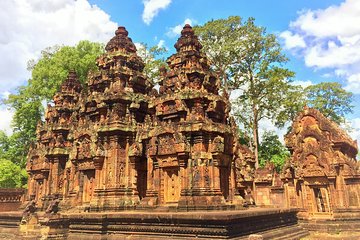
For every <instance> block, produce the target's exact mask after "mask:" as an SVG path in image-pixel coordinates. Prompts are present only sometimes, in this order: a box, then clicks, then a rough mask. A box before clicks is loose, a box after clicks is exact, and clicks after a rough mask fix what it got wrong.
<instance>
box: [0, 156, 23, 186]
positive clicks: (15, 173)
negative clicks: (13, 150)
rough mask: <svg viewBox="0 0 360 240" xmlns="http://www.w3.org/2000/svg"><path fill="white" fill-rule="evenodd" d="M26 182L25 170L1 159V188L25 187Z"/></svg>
mask: <svg viewBox="0 0 360 240" xmlns="http://www.w3.org/2000/svg"><path fill="white" fill-rule="evenodd" d="M26 180H27V173H26V170H25V169H23V168H21V167H20V166H19V165H17V164H15V163H13V162H12V161H9V160H5V159H0V188H15V187H17V188H19V187H24V186H25V184H26Z"/></svg>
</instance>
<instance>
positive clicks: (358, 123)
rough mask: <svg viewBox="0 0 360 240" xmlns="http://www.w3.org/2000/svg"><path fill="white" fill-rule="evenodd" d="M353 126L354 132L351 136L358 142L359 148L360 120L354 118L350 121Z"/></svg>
mask: <svg viewBox="0 0 360 240" xmlns="http://www.w3.org/2000/svg"><path fill="white" fill-rule="evenodd" d="M349 121H350V124H351V128H352V131H350V132H349V134H350V136H351V137H352V138H353V139H356V140H357V143H358V147H359V144H360V118H354V119H351V120H349Z"/></svg>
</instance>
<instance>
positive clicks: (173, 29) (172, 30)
mask: <svg viewBox="0 0 360 240" xmlns="http://www.w3.org/2000/svg"><path fill="white" fill-rule="evenodd" d="M193 22H194V21H193V20H191V19H189V18H187V19H185V21H184V22H183V23H181V24H179V25H176V26H175V27H170V28H169V31H168V32H167V33H166V35H167V36H168V37H170V38H174V37H176V36H178V35H180V33H181V30H182V29H183V27H184V25H185V24H190V25H192V24H193Z"/></svg>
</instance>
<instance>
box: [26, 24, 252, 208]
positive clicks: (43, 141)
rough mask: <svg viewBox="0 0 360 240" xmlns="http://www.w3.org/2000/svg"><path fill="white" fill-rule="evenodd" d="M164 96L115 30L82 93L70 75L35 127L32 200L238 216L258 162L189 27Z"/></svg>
mask: <svg viewBox="0 0 360 240" xmlns="http://www.w3.org/2000/svg"><path fill="white" fill-rule="evenodd" d="M175 48H176V51H177V52H176V53H175V54H173V55H172V56H171V57H169V58H168V60H167V63H168V68H164V69H161V82H160V89H159V92H157V90H155V89H154V88H153V86H152V84H151V83H150V81H149V80H148V79H146V77H145V76H144V75H143V73H142V71H143V68H144V63H143V61H142V60H141V58H140V57H139V56H137V54H136V47H135V45H134V44H133V42H132V40H131V39H130V38H129V37H128V32H127V31H126V30H125V28H123V27H119V28H118V30H117V31H116V35H115V36H114V37H113V38H112V39H111V40H110V41H109V43H108V44H107V45H106V48H105V50H106V53H105V54H104V55H102V56H100V57H99V58H98V59H97V66H98V70H97V71H95V72H92V73H91V74H89V77H88V82H87V85H86V87H85V88H84V90H83V89H82V87H81V84H80V82H79V81H78V80H77V77H76V74H75V73H74V72H70V74H69V76H68V79H66V81H64V83H63V84H62V85H61V89H60V91H59V92H58V93H57V94H56V95H55V97H54V105H49V106H48V109H47V111H46V116H45V122H44V123H42V122H40V123H39V125H38V128H37V139H38V140H37V142H36V143H35V144H34V145H33V146H32V147H31V149H30V152H29V156H28V164H27V170H28V173H29V191H28V201H30V200H34V201H35V202H36V206H37V208H39V209H43V210H45V209H46V208H48V206H49V205H51V203H52V202H54V201H55V200H56V201H58V202H59V206H60V209H62V210H67V209H78V210H87V211H104V210H121V209H135V208H139V209H146V208H153V207H159V206H160V207H161V206H162V207H168V208H176V209H183V210H190V209H229V208H236V207H241V206H242V205H243V204H244V200H245V199H247V195H251V193H252V191H253V175H254V170H253V168H254V158H253V155H252V153H251V151H249V150H248V149H247V148H246V147H244V146H242V145H240V144H238V143H237V141H235V139H236V137H235V135H234V134H235V132H236V131H235V129H236V125H235V123H234V120H233V119H231V118H230V117H229V112H230V104H229V99H228V96H227V94H226V93H224V94H219V86H220V82H219V79H218V78H217V77H216V75H215V74H214V73H213V72H212V71H211V70H210V63H209V61H208V60H207V58H206V55H205V54H204V53H202V52H201V48H202V46H201V44H200V42H199V40H198V39H197V37H196V36H195V35H194V31H193V30H192V28H191V27H190V26H189V25H186V26H185V27H184V29H183V30H182V32H181V37H180V38H179V39H178V41H177V42H176V44H175Z"/></svg>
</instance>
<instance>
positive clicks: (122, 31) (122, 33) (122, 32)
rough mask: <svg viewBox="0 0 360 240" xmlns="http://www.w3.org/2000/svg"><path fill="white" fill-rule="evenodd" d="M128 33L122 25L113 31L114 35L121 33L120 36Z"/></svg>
mask: <svg viewBox="0 0 360 240" xmlns="http://www.w3.org/2000/svg"><path fill="white" fill-rule="evenodd" d="M128 34H129V32H128V31H127V30H126V28H125V27H123V26H119V27H118V29H117V30H116V31H115V35H116V36H119V35H121V36H124V37H127V36H128Z"/></svg>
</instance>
